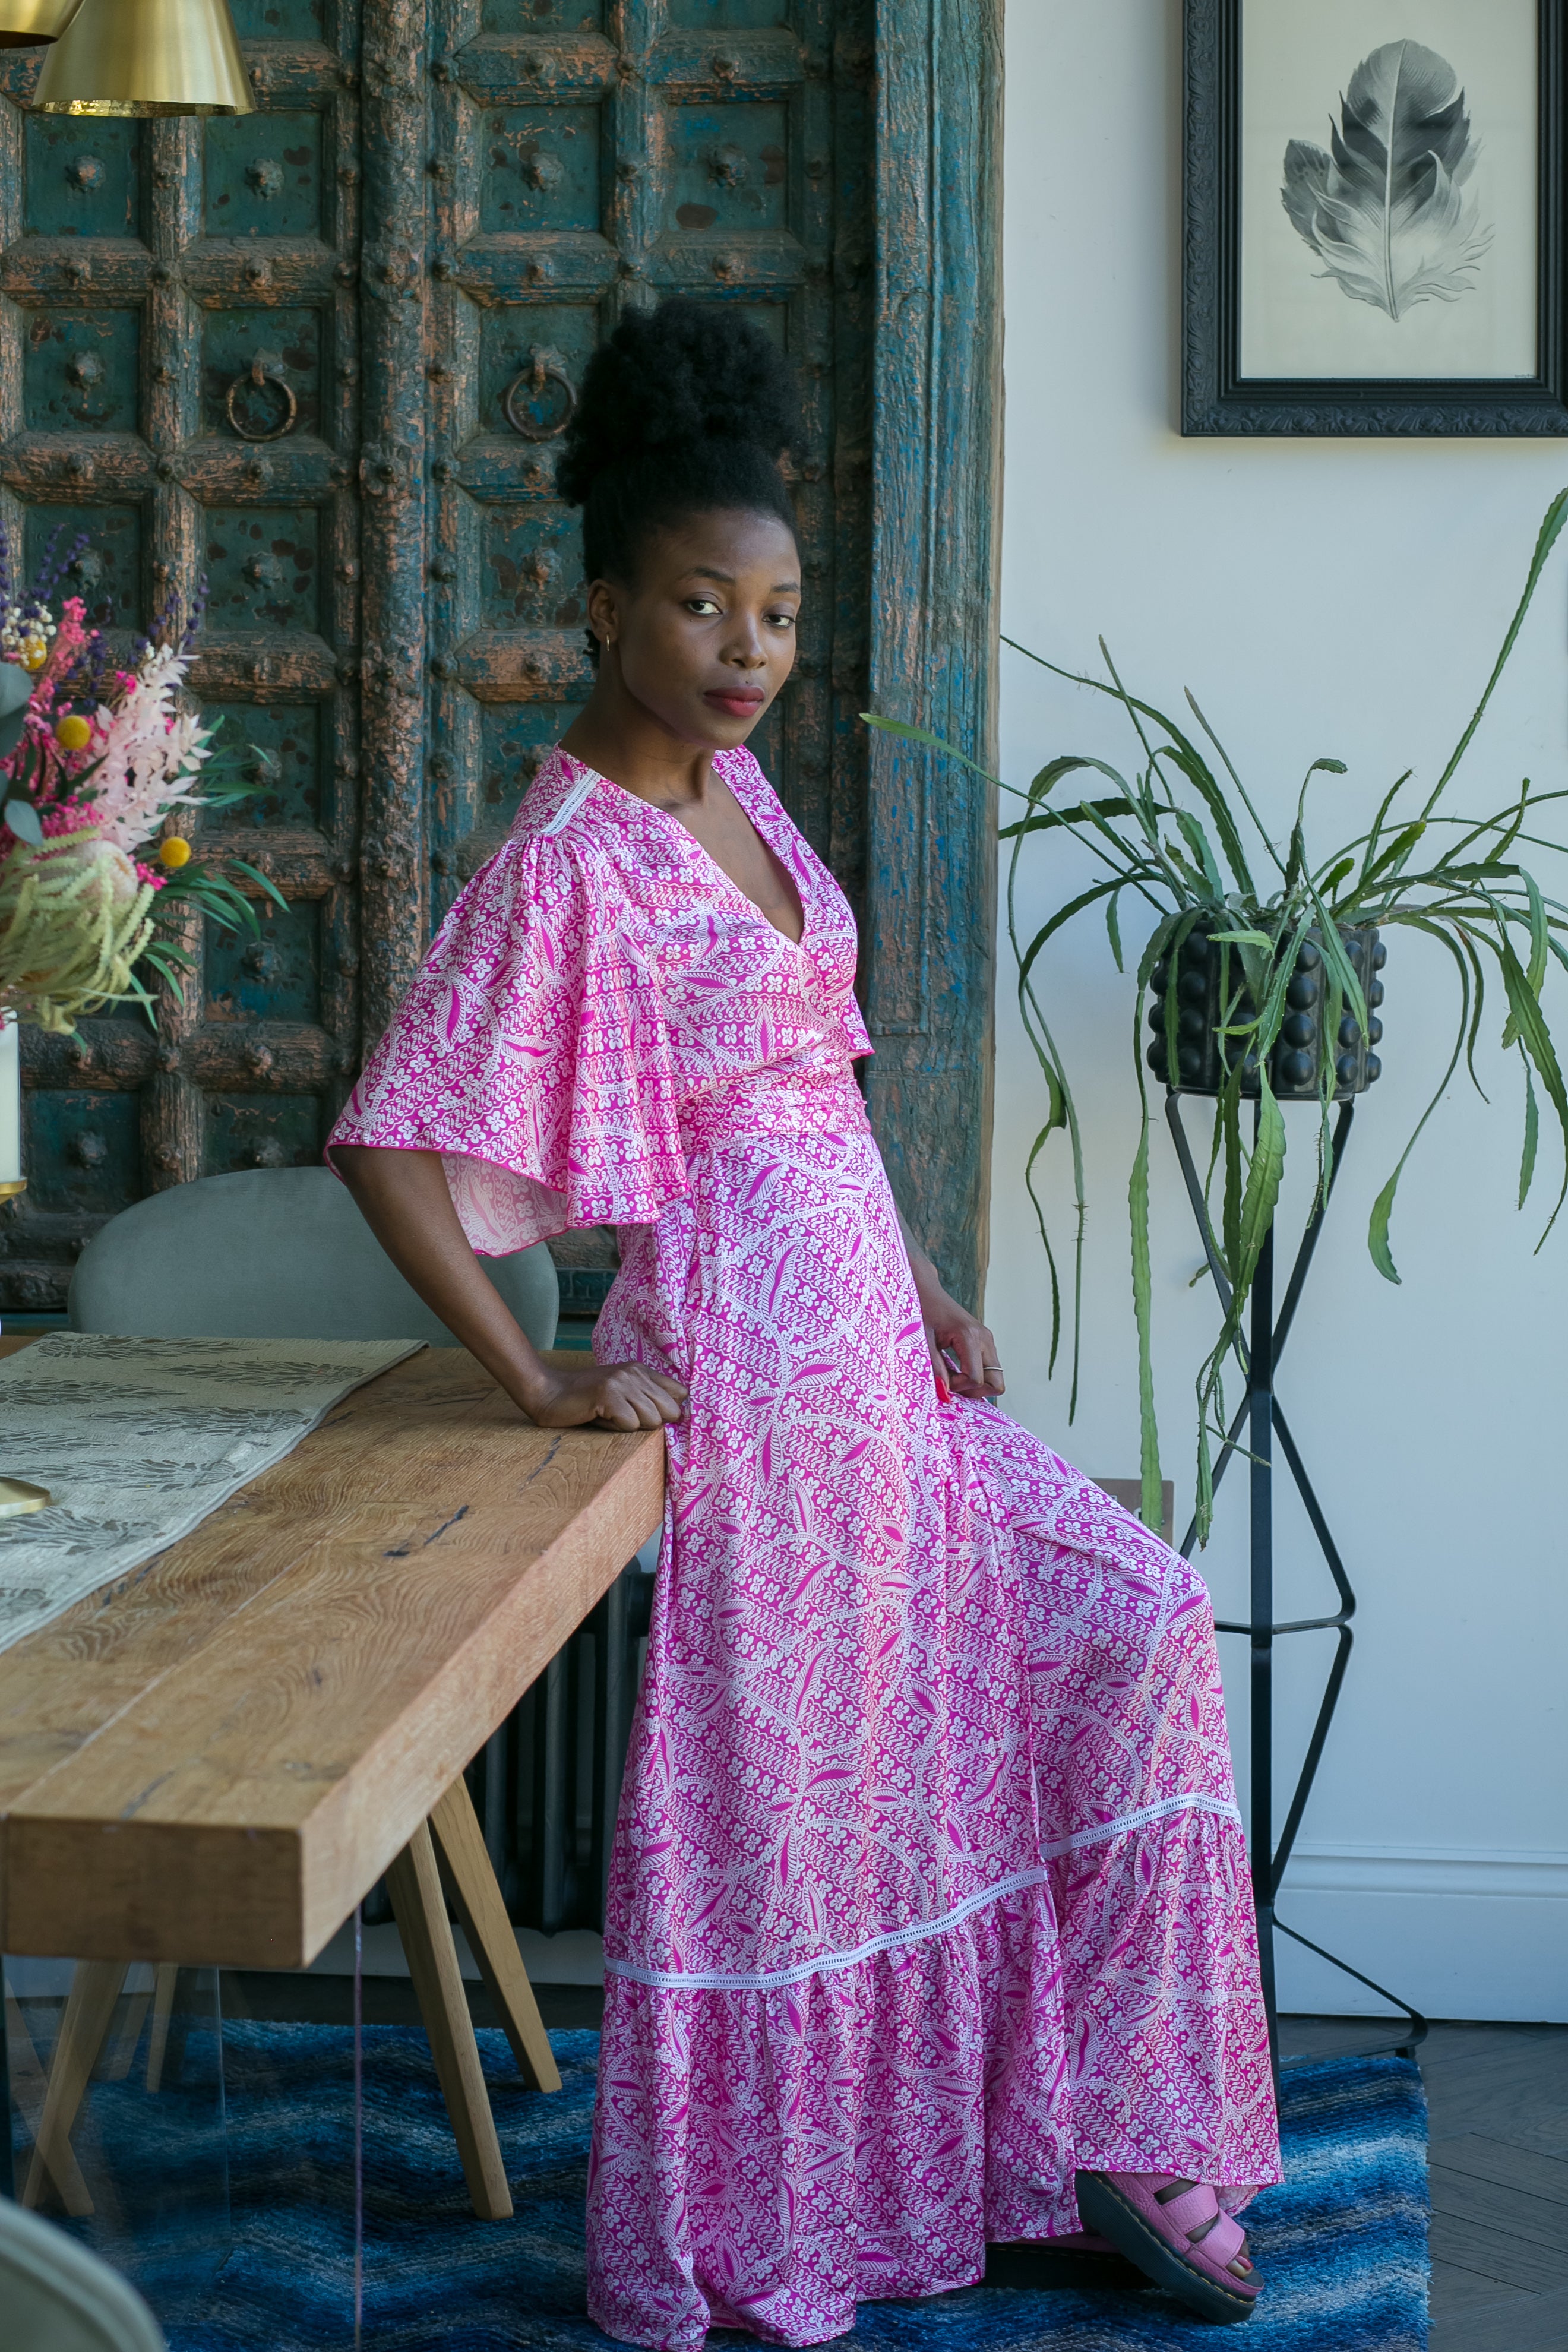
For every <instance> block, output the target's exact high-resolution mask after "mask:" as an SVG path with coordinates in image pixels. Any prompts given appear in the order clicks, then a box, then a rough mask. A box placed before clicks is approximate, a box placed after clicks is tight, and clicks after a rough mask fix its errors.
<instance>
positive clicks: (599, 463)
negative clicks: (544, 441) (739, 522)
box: [555, 296, 799, 581]
mask: <svg viewBox="0 0 1568 2352" xmlns="http://www.w3.org/2000/svg"><path fill="white" fill-rule="evenodd" d="M798 432H799V409H798V404H797V398H796V393H795V373H794V371H793V369H792V368H791V366H790V364H789V362H788V361H787V360H786V359H785V358H784V354H783V353H782V352H780V351H778V350H777V349H776V347H775V346H774V345H773V343H772V342H770V341H769V340H768V338H767V336H766V335H765V334H764V333H763V331H762V329H761V328H760V327H758V326H757V325H755V324H754V323H753V321H752V320H750V319H747V318H745V317H743V316H742V315H741V313H740V312H738V311H735V310H726V309H723V308H720V307H717V306H715V305H712V304H709V303H703V302H693V301H691V300H689V299H686V298H684V297H681V296H677V297H676V298H674V299H672V300H670V301H668V302H663V303H661V304H660V305H659V307H658V310H651V311H648V310H644V311H633V312H631V313H630V314H629V315H628V316H627V317H626V318H624V319H623V320H621V323H620V325H619V326H618V327H617V328H616V331H615V333H614V334H613V335H612V336H611V337H610V338H609V340H608V341H607V342H605V343H603V344H601V346H600V347H599V349H598V350H597V351H596V352H595V354H594V356H593V358H592V359H591V360H590V361H589V362H588V365H587V368H586V370H585V371H584V377H583V390H582V394H581V395H580V397H579V400H578V404H577V410H576V414H575V415H574V417H573V419H572V422H571V424H570V425H569V426H568V427H567V432H566V441H565V446H564V448H563V452H562V456H561V459H560V462H559V464H558V465H557V467H556V471H555V480H556V487H557V488H558V490H559V491H560V494H561V496H562V497H563V499H565V500H566V502H567V504H568V505H569V506H580V507H581V508H582V509H583V553H584V561H585V563H586V567H587V576H588V578H589V579H590V580H610V579H615V580H623V581H632V580H635V578H636V576H637V559H638V557H639V556H640V554H641V552H642V549H643V546H644V544H645V542H646V541H647V537H648V535H649V533H650V532H652V531H655V530H658V529H660V528H661V527H662V526H664V525H667V524H669V523H672V522H678V521H679V520H680V519H681V517H682V516H683V515H688V514H710V513H712V512H713V511H714V509H717V508H726V507H734V508H740V509H745V510H746V511H748V512H751V513H755V514H770V515H776V516H777V517H778V519H779V520H780V521H781V522H782V523H784V525H785V526H786V527H787V529H789V530H792V531H793V530H795V515H794V512H793V510H792V509H791V506H790V501H789V492H788V489H787V488H786V487H785V483H784V476H783V474H782V473H781V472H780V470H779V460H780V458H781V457H783V456H784V453H785V452H786V451H787V450H788V449H789V448H790V447H791V446H792V444H793V443H794V442H795V439H796V436H797V435H798Z"/></svg>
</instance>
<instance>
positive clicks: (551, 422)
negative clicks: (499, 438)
mask: <svg viewBox="0 0 1568 2352" xmlns="http://www.w3.org/2000/svg"><path fill="white" fill-rule="evenodd" d="M550 384H559V385H560V387H561V392H562V393H564V394H565V399H564V401H563V400H562V399H561V397H560V394H552V397H551V401H550V411H551V412H558V413H547V414H545V415H541V414H540V404H541V402H542V399H543V396H544V393H545V388H546V386H547V385H550ZM501 406H502V407H503V408H504V409H505V411H506V419H507V423H508V424H509V425H510V426H511V427H512V429H513V431H514V432H517V433H521V436H522V437H523V439H524V440H525V441H553V440H554V438H555V436H556V435H557V434H558V433H564V432H565V430H566V427H567V426H568V425H570V424H571V422H572V419H573V417H574V415H576V413H577V394H576V393H575V392H574V390H573V386H572V379H571V377H570V376H569V375H568V374H567V373H566V370H565V368H564V367H563V364H562V362H561V360H560V358H559V356H558V355H557V354H556V353H555V352H547V351H544V350H542V348H541V346H540V345H539V344H538V343H533V344H531V345H530V347H529V353H528V365H527V366H526V367H525V368H524V369H523V371H522V373H521V375H516V376H514V377H513V378H512V380H511V382H510V383H509V384H508V386H507V388H506V391H505V393H504V394H502V397H501Z"/></svg>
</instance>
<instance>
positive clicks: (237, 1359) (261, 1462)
mask: <svg viewBox="0 0 1568 2352" xmlns="http://www.w3.org/2000/svg"><path fill="white" fill-rule="evenodd" d="M424 1344H425V1343H424V1341H423V1340H421V1339H113V1338H110V1337H109V1336H108V1335H106V1334H103V1333H98V1332H89V1331H55V1332H51V1333H50V1334H49V1336H48V1338H47V1339H40V1340H38V1341H37V1343H36V1344H35V1345H34V1346H33V1347H31V1348H24V1349H20V1350H19V1352H18V1353H17V1354H16V1355H14V1356H7V1357H5V1359H3V1360H0V1476H4V1477H9V1478H26V1479H29V1480H31V1482H32V1483H33V1484H34V1485H35V1486H47V1488H48V1490H49V1492H50V1494H51V1495H52V1496H53V1497H54V1501H53V1505H52V1507H50V1508H49V1509H48V1510H45V1511H37V1512H35V1513H34V1514H33V1515H32V1516H31V1517H26V1518H16V1519H0V1650H5V1649H8V1648H9V1647H10V1645H11V1643H13V1642H19V1641H20V1640H21V1639H22V1638H23V1636H24V1635H25V1634H27V1633H36V1632H37V1628H38V1627H39V1626H40V1625H47V1623H48V1622H49V1620H50V1618H51V1617H58V1615H59V1614H60V1612H62V1610H66V1609H68V1608H69V1607H70V1606H71V1604H72V1602H73V1601H79V1600H81V1598H82V1597H83V1595H84V1594H86V1593H89V1592H94V1591H98V1590H99V1588H100V1586H102V1585H106V1584H111V1583H113V1582H114V1581H115V1580H117V1579H118V1578H120V1577H122V1576H125V1575H128V1574H129V1573H130V1571H131V1570H132V1569H135V1568H140V1566H141V1565H142V1561H143V1560H146V1559H152V1557H153V1553H154V1552H160V1551H164V1550H166V1549H168V1547H169V1545H170V1544H173V1543H177V1542H178V1541H179V1539H180V1538H181V1537H182V1536H185V1535H189V1533H190V1531H191V1529H192V1528H195V1527H197V1526H199V1525H200V1523H201V1521H202V1520H203V1519H205V1517H206V1516H207V1514H208V1512H209V1511H216V1509H217V1507H218V1506H219V1504H220V1503H226V1501H227V1500H228V1497H229V1496H231V1495H232V1494H234V1493H235V1492H236V1491H237V1488H239V1487H241V1486H245V1485H246V1483H247V1480H249V1479H251V1478H254V1477H256V1476H257V1475H258V1473H259V1472H260V1471H263V1470H268V1469H270V1468H271V1466H272V1465H273V1463H275V1462H280V1461H281V1460H282V1458H283V1456H284V1455H285V1454H289V1453H291V1452H292V1451H293V1449H294V1447H295V1446H296V1445H298V1444H299V1443H300V1439H301V1438H302V1437H305V1436H307V1435H308V1434H309V1433H310V1431H311V1430H312V1429H314V1428H315V1426H316V1424H317V1423H318V1422H320V1421H321V1420H322V1419H324V1417H325V1416H326V1414H327V1413H329V1412H331V1409H332V1407H333V1405H335V1404H336V1403H337V1402H338V1401H339V1399H340V1398H342V1397H345V1396H347V1394H348V1393H349V1391H350V1390H351V1389H357V1388H359V1387H361V1386H362V1385H363V1382H364V1381H372V1380H374V1379H375V1377H376V1375H377V1374H378V1373H380V1372H384V1371H389V1370H391V1368H392V1366H393V1365H394V1364H400V1363H401V1362H402V1361H403V1360H404V1358H405V1356H412V1355H415V1354H416V1353H417V1352H418V1350H419V1349H420V1348H422V1347H423V1346H424Z"/></svg>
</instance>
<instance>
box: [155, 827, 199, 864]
mask: <svg viewBox="0 0 1568 2352" xmlns="http://www.w3.org/2000/svg"><path fill="white" fill-rule="evenodd" d="M190 862H191V845H190V843H189V842H188V841H182V840H181V838H180V836H179V835H178V834H177V833H173V834H171V835H169V838H168V840H167V841H161V842H160V843H159V844H158V863H159V865H160V866H167V867H168V868H169V870H170V872H171V873H173V872H174V869H175V868H176V867H177V866H188V865H189V864H190Z"/></svg>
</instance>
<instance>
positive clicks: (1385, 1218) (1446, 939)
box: [1366, 912, 1479, 1282]
mask: <svg viewBox="0 0 1568 2352" xmlns="http://www.w3.org/2000/svg"><path fill="white" fill-rule="evenodd" d="M1399 920H1400V921H1401V922H1403V923H1405V924H1406V925H1408V926H1409V928H1410V929H1413V930H1418V931H1426V932H1427V933H1428V934H1429V935H1430V937H1431V938H1433V939H1435V940H1440V941H1441V943H1442V945H1443V946H1444V947H1446V948H1447V950H1448V953H1449V954H1450V955H1451V956H1452V957H1453V959H1454V961H1455V963H1456V964H1457V966H1458V973H1459V988H1460V1002H1459V1025H1458V1030H1457V1031H1456V1032H1455V1035H1454V1050H1453V1052H1452V1053H1451V1054H1450V1055H1449V1056H1448V1066H1447V1069H1446V1070H1445V1071H1444V1073H1443V1076H1442V1077H1441V1079H1440V1080H1439V1081H1438V1086H1437V1091H1436V1094H1435V1095H1434V1096H1433V1097H1432V1099H1431V1101H1430V1102H1429V1103H1428V1104H1427V1106H1426V1109H1425V1110H1424V1111H1423V1112H1422V1114H1421V1116H1420V1118H1418V1119H1417V1120H1416V1122H1415V1129H1414V1131H1413V1133H1412V1134H1411V1137H1410V1139H1409V1141H1408V1142H1407V1143H1406V1144H1405V1149H1404V1150H1403V1151H1402V1152H1401V1153H1400V1155H1399V1159H1398V1161H1397V1163H1396V1164H1395V1167H1394V1173H1393V1175H1392V1176H1391V1177H1390V1178H1389V1180H1388V1181H1387V1183H1386V1184H1385V1185H1384V1188H1383V1190H1382V1192H1380V1193H1379V1194H1378V1196H1377V1198H1376V1200H1375V1201H1374V1202H1373V1204H1372V1215H1371V1217H1370V1218H1369V1220H1368V1222H1367V1229H1366V1245H1367V1250H1368V1252H1369V1254H1370V1255H1371V1258H1372V1262H1373V1265H1375V1266H1376V1268H1377V1270H1378V1272H1379V1274H1381V1275H1382V1276H1383V1278H1384V1281H1385V1282H1397V1281H1398V1280H1399V1269H1398V1267H1397V1266H1396V1265H1394V1256H1393V1253H1392V1251H1391V1250H1390V1248H1389V1245H1388V1227H1389V1221H1390V1219H1391V1217H1392V1216H1393V1214H1394V1194H1395V1193H1396V1192H1398V1190H1399V1180H1400V1178H1401V1177H1402V1176H1403V1175H1404V1173H1405V1161H1406V1160H1408V1159H1409V1157H1410V1155H1411V1153H1412V1152H1413V1151H1414V1150H1415V1146H1416V1145H1417V1143H1418V1142H1419V1141H1420V1139H1421V1133H1422V1129H1424V1128H1425V1127H1426V1122H1427V1120H1428V1119H1429V1118H1431V1116H1432V1114H1433V1112H1434V1111H1435V1110H1436V1108H1437V1106H1438V1104H1439V1103H1440V1102H1441V1101H1442V1099H1443V1097H1444V1095H1445V1094H1446V1093H1447V1088H1448V1081H1449V1079H1450V1078H1451V1077H1452V1076H1453V1075H1454V1072H1455V1070H1456V1069H1457V1068H1458V1062H1459V1055H1461V1054H1462V1053H1463V1051H1464V1047H1465V1032H1466V1027H1467V1024H1468V1016H1469V1010H1470V973H1469V968H1468V965H1467V963H1466V961H1465V954H1466V950H1468V951H1469V952H1470V953H1472V954H1473V953H1474V950H1473V949H1472V948H1470V947H1469V942H1468V940H1466V941H1465V942H1464V945H1463V946H1461V943H1460V940H1458V939H1457V938H1455V937H1453V936H1452V935H1451V934H1450V932H1449V931H1448V930H1447V929H1446V928H1445V927H1444V925H1442V924H1441V923H1435V922H1432V921H1430V920H1429V919H1427V918H1426V917H1425V916H1423V915H1416V914H1414V913H1409V912H1406V913H1405V914H1402V915H1401V916H1400V917H1399ZM1478 977H1479V974H1478Z"/></svg>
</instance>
